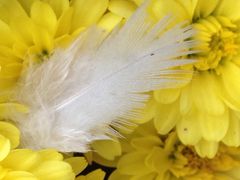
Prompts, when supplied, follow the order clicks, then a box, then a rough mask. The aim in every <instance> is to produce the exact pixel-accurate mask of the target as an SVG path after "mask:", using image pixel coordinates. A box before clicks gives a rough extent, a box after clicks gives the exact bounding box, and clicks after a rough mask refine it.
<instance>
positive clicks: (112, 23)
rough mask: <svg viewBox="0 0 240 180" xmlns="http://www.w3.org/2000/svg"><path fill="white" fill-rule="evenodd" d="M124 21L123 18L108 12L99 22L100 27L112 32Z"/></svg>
mask: <svg viewBox="0 0 240 180" xmlns="http://www.w3.org/2000/svg"><path fill="white" fill-rule="evenodd" d="M122 19H123V18H122V17H121V16H118V15H116V14H114V13H111V12H108V13H106V14H105V15H104V16H103V17H102V19H101V20H100V21H99V23H98V26H100V27H101V28H104V29H106V30H107V31H109V32H110V31H112V30H113V28H114V27H116V26H117V25H118V24H119V23H120V22H121V21H122Z"/></svg>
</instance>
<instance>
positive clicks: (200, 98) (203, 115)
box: [0, 0, 240, 180]
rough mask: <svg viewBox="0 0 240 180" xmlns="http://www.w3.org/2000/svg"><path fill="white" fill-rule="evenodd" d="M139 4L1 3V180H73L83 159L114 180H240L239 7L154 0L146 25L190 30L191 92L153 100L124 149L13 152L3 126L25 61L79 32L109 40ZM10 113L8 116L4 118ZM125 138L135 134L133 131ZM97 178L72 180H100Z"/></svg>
mask: <svg viewBox="0 0 240 180" xmlns="http://www.w3.org/2000/svg"><path fill="white" fill-rule="evenodd" d="M142 2H143V0H70V1H69V0H0V118H1V121H0V169H1V171H0V179H20V178H22V179H43V180H46V179H49V180H50V179H51V180H53V179H54V180H55V179H64V180H65V179H74V178H75V175H77V174H79V173H80V172H82V171H83V170H84V169H85V168H86V167H87V164H88V163H87V161H86V159H87V160H88V161H89V162H91V161H95V162H98V163H99V164H101V165H103V166H107V167H116V170H115V171H114V172H113V173H112V174H111V176H110V179H117V180H121V179H124V180H126V179H139V180H140V179H143V180H147V179H149V180H151V179H159V180H167V179H170V180H174V179H186V180H190V179H193V180H196V179H199V180H200V179H204V178H205V179H209V180H214V179H216V180H221V179H222V180H224V179H226V180H230V179H233V180H234V179H240V173H238V171H240V148H238V147H239V146H240V50H239V45H240V30H239V29H240V11H239V9H240V1H239V0H211V1H207V0H152V1H151V2H150V4H149V15H150V16H151V18H152V19H154V20H156V21H158V20H159V19H161V18H162V17H164V16H166V15H169V14H170V15H172V16H173V17H174V19H173V24H176V23H178V22H182V21H185V22H187V23H189V24H191V25H192V26H193V28H194V29H196V34H195V36H194V37H193V39H195V40H197V47H195V48H196V50H198V51H199V53H197V54H195V55H191V56H189V58H194V59H197V60H198V61H197V62H196V63H195V64H194V65H187V66H183V67H179V69H188V70H193V71H192V72H193V73H192V74H191V80H190V81H189V82H188V83H185V84H181V85H178V87H176V88H172V89H164V90H157V91H154V92H150V93H151V94H152V98H151V99H150V100H149V102H148V103H147V105H146V108H145V109H144V110H143V111H144V117H143V118H142V119H141V120H134V122H137V123H139V124H141V125H139V126H138V127H136V128H133V130H132V132H122V133H123V134H124V136H125V137H126V138H125V139H115V140H114V141H110V140H104V141H96V142H94V143H93V144H92V148H93V149H94V150H95V151H94V152H92V153H87V154H86V155H85V157H66V158H65V159H64V158H63V155H62V154H60V153H58V152H56V151H55V150H51V149H47V150H40V151H32V150H29V149H16V148H19V147H18V145H19V139H20V134H21V133H20V132H19V130H18V129H17V128H16V127H15V125H14V124H13V123H12V122H11V120H10V119H9V113H11V112H12V110H15V111H17V112H20V113H27V111H28V109H27V107H25V106H24V105H21V104H18V102H12V101H11V96H12V88H13V87H14V85H15V84H16V82H17V80H18V78H19V77H20V75H21V72H22V71H23V70H24V69H25V68H27V67H28V64H29V61H30V60H31V61H37V62H39V63H41V62H42V61H44V60H45V59H47V58H48V57H49V56H51V53H52V52H53V50H54V48H56V47H59V46H60V47H65V46H67V45H68V44H69V42H71V41H72V40H73V39H74V38H76V37H77V36H78V34H79V33H81V32H82V31H83V30H84V29H85V28H87V27H89V26H91V25H93V24H97V25H98V26H100V27H102V28H104V29H105V30H106V31H109V32H110V31H111V30H112V29H113V28H114V27H115V26H116V25H118V24H119V23H124V22H125V21H126V20H127V19H128V18H129V17H130V16H131V14H132V13H133V12H134V11H135V9H137V7H138V6H140V5H141V3H142ZM10 109H11V110H10ZM130 128H131V127H130ZM104 175H105V173H104V172H103V171H101V170H99V169H97V170H95V171H93V172H91V173H89V174H88V175H86V176H78V177H77V179H78V180H80V179H94V180H95V179H99V180H101V179H103V178H104Z"/></svg>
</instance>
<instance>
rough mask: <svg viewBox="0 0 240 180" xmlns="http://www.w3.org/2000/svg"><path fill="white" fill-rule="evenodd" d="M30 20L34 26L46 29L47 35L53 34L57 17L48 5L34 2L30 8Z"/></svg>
mask: <svg viewBox="0 0 240 180" xmlns="http://www.w3.org/2000/svg"><path fill="white" fill-rule="evenodd" d="M31 18H32V20H33V21H34V22H35V23H36V25H38V26H40V27H42V28H44V29H46V30H47V31H48V32H49V34H51V35H54V34H55V31H56V27H57V17H56V15H55V13H54V11H53V9H52V8H51V6H50V5H49V4H47V3H44V2H41V1H35V2H34V3H33V5H32V8H31Z"/></svg>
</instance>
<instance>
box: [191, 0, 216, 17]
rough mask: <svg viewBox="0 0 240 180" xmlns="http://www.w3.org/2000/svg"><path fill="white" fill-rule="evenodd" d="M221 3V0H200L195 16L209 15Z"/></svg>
mask: <svg viewBox="0 0 240 180" xmlns="http://www.w3.org/2000/svg"><path fill="white" fill-rule="evenodd" d="M218 4H219V0H212V1H211V3H206V1H205V0H198V1H197V5H196V9H195V11H194V18H199V17H201V18H205V17H207V16H209V15H210V14H211V13H212V12H213V11H214V10H215V8H216V6H217V5H218Z"/></svg>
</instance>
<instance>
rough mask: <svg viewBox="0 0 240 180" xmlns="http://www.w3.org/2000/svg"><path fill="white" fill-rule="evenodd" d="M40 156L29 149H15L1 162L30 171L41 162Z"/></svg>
mask: <svg viewBox="0 0 240 180" xmlns="http://www.w3.org/2000/svg"><path fill="white" fill-rule="evenodd" d="M40 160H41V158H40V156H39V155H38V154H37V153H36V152H33V151H32V150H28V149H15V150H12V151H11V152H10V153H9V155H8V156H7V157H6V158H5V159H4V160H3V161H2V162H1V164H2V165H3V166H4V167H6V168H10V169H14V170H20V171H29V170H30V169H32V168H34V167H36V166H38V165H39V163H40Z"/></svg>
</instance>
